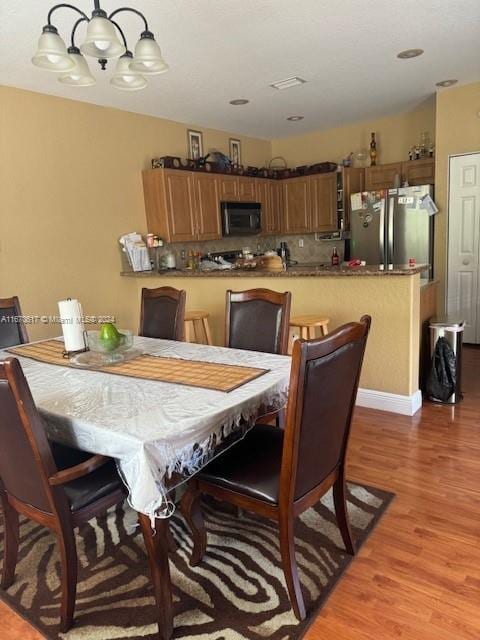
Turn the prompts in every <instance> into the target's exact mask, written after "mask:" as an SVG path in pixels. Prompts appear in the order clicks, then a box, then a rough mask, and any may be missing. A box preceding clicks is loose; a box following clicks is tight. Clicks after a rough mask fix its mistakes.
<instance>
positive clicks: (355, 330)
mask: <svg viewBox="0 0 480 640" xmlns="http://www.w3.org/2000/svg"><path fill="white" fill-rule="evenodd" d="M370 324H371V318H370V316H363V317H362V318H361V320H360V322H351V323H349V324H345V325H343V326H342V327H339V328H338V329H337V330H336V331H334V332H332V333H331V334H329V335H328V336H326V337H324V338H320V339H316V340H309V341H305V340H296V341H295V343H294V346H293V356H292V371H291V378H290V389H289V396H288V403H287V418H286V427H285V439H284V448H283V455H282V468H281V476H280V503H281V504H282V503H283V504H284V505H286V504H291V503H292V502H295V501H296V500H299V499H300V498H303V497H304V496H307V495H308V494H309V493H310V492H314V491H315V489H317V488H318V487H319V486H321V484H322V482H324V481H325V480H326V479H327V478H328V477H329V476H332V474H334V472H335V471H336V470H338V469H339V468H340V467H341V466H342V465H343V464H344V461H345V455H346V451H347V445H348V438H349V435H350V427H351V422H352V415H353V409H354V405H355V399H356V395H357V389H358V382H359V379H360V372H361V368H362V362H363V356H364V353H365V346H366V342H367V337H368V333H369V330H370Z"/></svg>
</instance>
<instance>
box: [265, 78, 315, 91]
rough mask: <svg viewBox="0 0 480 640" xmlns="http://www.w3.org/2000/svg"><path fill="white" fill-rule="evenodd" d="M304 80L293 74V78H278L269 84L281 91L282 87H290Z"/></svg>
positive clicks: (302, 82)
mask: <svg viewBox="0 0 480 640" xmlns="http://www.w3.org/2000/svg"><path fill="white" fill-rule="evenodd" d="M305 82H306V80H304V79H303V78H300V77H299V76H293V78H286V79H285V80H279V81H278V82H272V84H271V85H270V86H271V87H273V88H274V89H278V90H279V91H283V90H284V89H290V88H291V87H296V86H297V85H299V84H304V83H305Z"/></svg>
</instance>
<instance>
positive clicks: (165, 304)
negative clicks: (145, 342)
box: [138, 287, 186, 340]
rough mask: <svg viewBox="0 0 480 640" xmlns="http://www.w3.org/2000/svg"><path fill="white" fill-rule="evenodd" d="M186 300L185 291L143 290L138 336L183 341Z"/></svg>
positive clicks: (162, 288) (164, 288)
mask: <svg viewBox="0 0 480 640" xmlns="http://www.w3.org/2000/svg"><path fill="white" fill-rule="evenodd" d="M185 299H186V293H185V290H183V289H182V290H179V289H174V288H173V287H158V288H157V289H146V288H143V289H142V302H141V311H140V329H139V331H138V335H140V336H145V337H147V338H162V339H163V340H183V339H184V335H185Z"/></svg>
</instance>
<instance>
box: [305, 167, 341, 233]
mask: <svg viewBox="0 0 480 640" xmlns="http://www.w3.org/2000/svg"><path fill="white" fill-rule="evenodd" d="M309 182H310V198H311V218H310V231H335V230H336V229H337V228H338V218H337V173H336V172H331V173H321V174H318V175H315V176H310V177H309Z"/></svg>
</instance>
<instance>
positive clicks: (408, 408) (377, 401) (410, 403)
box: [356, 389, 422, 416]
mask: <svg viewBox="0 0 480 640" xmlns="http://www.w3.org/2000/svg"><path fill="white" fill-rule="evenodd" d="M356 404H357V405H358V406H359V407H368V408H369V409H379V410H380V411H390V412H392V413H401V414H402V415H404V416H413V415H414V414H415V413H416V412H417V411H418V410H419V409H420V407H421V406H422V392H421V391H420V390H417V391H415V393H413V394H412V395H411V396H401V395H399V394H397V393H387V392H386V391H375V389H359V390H358V394H357V402H356Z"/></svg>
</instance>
